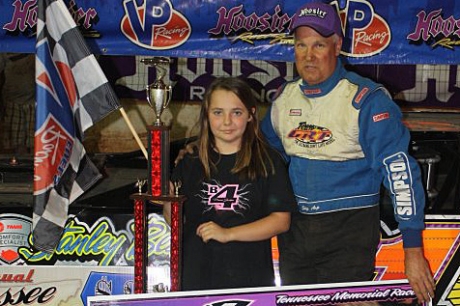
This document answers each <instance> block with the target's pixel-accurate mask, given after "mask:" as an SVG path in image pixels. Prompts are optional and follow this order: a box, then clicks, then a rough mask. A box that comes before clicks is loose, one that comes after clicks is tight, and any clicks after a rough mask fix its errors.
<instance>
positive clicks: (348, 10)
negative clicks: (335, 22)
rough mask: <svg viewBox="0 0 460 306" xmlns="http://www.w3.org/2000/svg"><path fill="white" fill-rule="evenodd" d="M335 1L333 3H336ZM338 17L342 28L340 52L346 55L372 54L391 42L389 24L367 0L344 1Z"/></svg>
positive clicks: (363, 55) (364, 55)
mask: <svg viewBox="0 0 460 306" xmlns="http://www.w3.org/2000/svg"><path fill="white" fill-rule="evenodd" d="M336 2H337V1H334V2H333V3H335V4H336V5H337V3H336ZM340 18H341V20H342V24H343V29H344V40H343V44H342V54H344V55H346V56H349V57H368V56H372V55H375V54H378V53H380V52H382V51H383V50H384V49H386V48H387V47H388V45H389V44H390V42H391V30H390V26H389V25H388V23H387V22H386V20H385V19H383V17H382V16H380V15H379V14H378V13H377V12H375V11H374V7H373V5H372V3H371V2H370V1H368V0H367V1H366V0H359V1H358V0H350V1H346V7H345V8H344V9H342V10H341V11H340Z"/></svg>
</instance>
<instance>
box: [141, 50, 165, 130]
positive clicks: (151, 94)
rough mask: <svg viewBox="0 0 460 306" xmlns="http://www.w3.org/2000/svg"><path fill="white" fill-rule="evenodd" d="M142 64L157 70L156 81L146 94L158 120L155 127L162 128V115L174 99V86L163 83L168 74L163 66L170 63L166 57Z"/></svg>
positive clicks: (150, 59) (148, 86)
mask: <svg viewBox="0 0 460 306" xmlns="http://www.w3.org/2000/svg"><path fill="white" fill-rule="evenodd" d="M141 62H142V63H144V64H146V65H148V66H153V67H155V69H156V80H155V81H154V82H153V83H152V84H149V85H147V87H146V94H147V102H148V103H149V105H150V107H151V108H153V110H154V111H155V116H156V119H155V123H154V125H157V126H160V125H163V122H162V121H161V115H162V114H163V111H164V110H165V109H166V108H168V106H169V102H171V98H172V86H171V85H166V84H165V82H164V81H163V77H164V76H165V74H166V69H165V68H164V67H163V66H164V65H167V64H169V63H170V61H169V59H168V58H165V57H153V58H144V59H142V60H141Z"/></svg>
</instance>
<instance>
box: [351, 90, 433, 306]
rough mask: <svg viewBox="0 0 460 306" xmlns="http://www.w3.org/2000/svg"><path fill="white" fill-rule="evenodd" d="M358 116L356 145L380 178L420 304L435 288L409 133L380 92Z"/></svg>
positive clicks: (422, 194) (418, 172) (422, 196)
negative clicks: (399, 234)
mask: <svg viewBox="0 0 460 306" xmlns="http://www.w3.org/2000/svg"><path fill="white" fill-rule="evenodd" d="M371 97H372V98H373V99H372V100H369V101H367V103H365V104H364V105H363V106H362V108H361V112H360V143H361V145H362V147H363V150H364V152H365V154H366V156H367V158H370V162H371V164H372V168H373V169H374V170H376V171H377V172H378V173H379V174H380V175H381V176H382V178H383V183H384V186H385V188H386V189H387V190H388V191H389V193H390V196H391V198H392V202H393V207H394V212H395V218H396V221H398V224H399V229H400V230H401V234H402V236H403V246H404V253H405V272H406V276H407V278H408V280H409V283H410V284H411V286H412V288H413V289H414V292H415V293H416V295H417V298H418V299H419V301H421V302H426V301H429V299H430V296H431V297H432V296H434V289H435V284H434V280H433V277H432V273H431V271H430V269H429V266H428V263H427V261H426V259H425V257H424V255H423V247H422V245H423V244H422V235H421V233H422V230H423V229H424V227H425V224H424V207H425V190H424V187H423V184H422V178H421V170H420V167H419V165H418V163H417V161H416V160H415V159H414V158H413V157H412V156H410V155H409V153H408V149H409V142H410V133H409V130H408V129H407V128H406V127H405V126H404V124H403V123H402V113H401V111H400V109H399V107H398V106H397V105H396V103H394V102H393V101H392V100H391V99H390V97H389V96H388V95H387V94H386V93H385V92H384V91H383V90H378V91H377V92H375V93H374V94H372V96H371Z"/></svg>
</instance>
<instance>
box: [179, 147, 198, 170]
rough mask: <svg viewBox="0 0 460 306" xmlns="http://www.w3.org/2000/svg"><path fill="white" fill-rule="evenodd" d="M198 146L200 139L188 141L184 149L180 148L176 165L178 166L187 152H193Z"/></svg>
mask: <svg viewBox="0 0 460 306" xmlns="http://www.w3.org/2000/svg"><path fill="white" fill-rule="evenodd" d="M197 148H198V141H193V142H190V143H188V144H187V145H186V146H185V147H184V148H183V149H180V150H179V153H178V154H177V157H176V159H175V160H174V166H177V164H178V163H179V162H180V161H181V160H182V159H183V158H184V156H185V155H186V154H193V152H194V151H195V149H197Z"/></svg>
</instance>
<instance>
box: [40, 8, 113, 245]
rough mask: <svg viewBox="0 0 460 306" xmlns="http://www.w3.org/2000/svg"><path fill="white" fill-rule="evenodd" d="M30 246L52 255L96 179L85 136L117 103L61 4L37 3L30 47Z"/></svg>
mask: <svg viewBox="0 0 460 306" xmlns="http://www.w3.org/2000/svg"><path fill="white" fill-rule="evenodd" d="M35 74H36V99H37V105H36V125H35V152H34V211H33V233H32V238H33V247H34V248H36V249H37V250H40V251H44V252H47V253H52V252H53V251H54V249H55V248H56V246H57V245H58V243H59V240H60V238H61V236H62V233H63V231H64V226H65V223H66V221H67V217H68V209H69V205H70V204H71V203H72V202H73V201H75V199H77V198H78V197H79V196H80V195H82V194H83V193H84V192H85V191H86V190H88V189H89V188H90V187H91V186H93V185H94V184H95V183H96V182H97V181H98V180H99V179H100V178H101V175H100V173H99V171H98V170H97V168H96V167H95V166H94V165H93V163H92V162H91V160H90V159H89V158H88V156H87V155H86V152H85V149H84V147H83V145H82V141H83V136H84V133H85V131H86V130H87V129H88V128H90V127H91V126H92V125H93V124H95V123H96V122H97V121H99V120H100V119H102V118H103V117H105V116H106V115H108V114H109V113H110V112H112V111H113V110H116V109H119V108H120V104H119V102H118V99H117V97H116V95H115V93H114V92H113V89H112V88H111V87H110V85H109V83H108V81H107V78H106V77H105V75H104V73H103V72H102V69H101V68H100V66H99V63H98V62H97V60H96V58H95V57H94V55H92V54H91V53H90V51H89V49H88V47H87V46H86V43H85V41H84V39H83V36H82V35H81V33H80V32H79V30H78V28H77V26H76V23H75V21H74V20H73V19H72V17H71V15H70V13H69V11H68V9H67V7H66V6H65V4H64V2H63V1H62V0H39V1H38V21H37V42H36V72H35Z"/></svg>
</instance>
